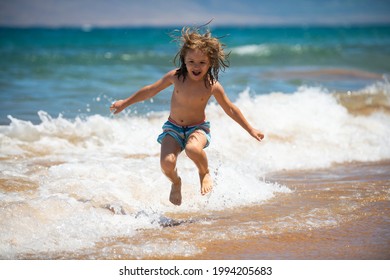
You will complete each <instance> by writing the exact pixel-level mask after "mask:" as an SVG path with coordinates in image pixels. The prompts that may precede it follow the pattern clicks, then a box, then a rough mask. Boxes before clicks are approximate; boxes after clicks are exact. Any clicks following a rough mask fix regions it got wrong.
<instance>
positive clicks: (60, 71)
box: [0, 26, 390, 259]
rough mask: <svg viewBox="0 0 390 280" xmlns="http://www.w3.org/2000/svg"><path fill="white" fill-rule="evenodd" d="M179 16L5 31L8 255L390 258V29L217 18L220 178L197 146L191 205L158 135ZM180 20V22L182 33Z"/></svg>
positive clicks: (0, 221)
mask: <svg viewBox="0 0 390 280" xmlns="http://www.w3.org/2000/svg"><path fill="white" fill-rule="evenodd" d="M175 30H176V31H177V28H174V27H159V28H89V27H88V28H0V38H1V40H0V55H1V57H2V59H1V60H0V259H389V258H390V254H389V252H390V219H389V217H390V189H389V187H390V144H389V143H390V142H389V139H390V84H389V73H390V27H389V26H366V27H364V26H363V27H346V26H343V27H212V28H211V31H212V34H213V35H214V36H217V37H220V40H221V41H222V42H223V43H224V44H226V51H227V52H230V67H229V68H227V69H226V71H225V72H222V73H220V82H221V84H222V85H223V86H224V88H225V91H226V93H227V94H228V96H229V98H230V99H231V100H232V101H233V102H234V103H235V104H236V105H237V106H238V107H239V108H240V109H241V111H242V112H243V114H244V115H245V116H246V118H247V119H248V121H249V122H250V123H251V124H252V125H253V126H254V127H256V128H258V129H260V130H262V131H263V132H264V133H265V139H264V141H262V142H261V143H258V142H257V141H255V140H254V139H253V138H251V137H250V136H249V135H248V134H247V132H246V131H244V130H243V129H242V128H241V127H240V126H239V125H238V124H236V123H235V122H234V121H233V120H231V119H229V117H228V116H227V115H226V114H225V113H224V112H223V110H222V109H221V108H220V107H219V106H218V104H217V103H216V101H215V100H214V99H213V98H212V99H211V100H210V103H209V105H208V106H207V111H206V113H207V118H208V120H209V121H210V122H211V133H212V142H211V145H210V146H209V147H208V148H207V149H206V153H207V155H208V158H209V164H210V171H211V173H212V176H213V180H214V189H213V191H212V193H211V194H209V195H206V196H201V195H200V189H199V182H198V180H199V178H198V175H197V170H196V167H195V165H194V164H193V163H192V162H191V161H190V160H189V159H188V158H187V157H186V155H185V154H184V153H183V154H181V155H180V158H179V160H178V169H179V172H180V174H181V177H182V181H183V187H182V191H183V203H182V205H181V206H180V207H177V206H174V205H172V204H171V203H170V202H169V201H168V197H169V192H170V183H169V181H168V180H167V179H166V178H165V177H164V176H163V174H162V173H161V171H160V166H159V152H160V145H159V144H158V143H157V142H156V138H157V136H158V134H159V133H160V132H161V126H162V124H163V123H164V122H165V120H166V119H167V118H168V115H169V111H168V110H169V100H170V95H171V92H172V88H168V89H166V90H164V91H162V92H161V93H160V94H158V95H157V96H156V97H154V98H153V99H150V100H147V101H144V102H142V103H139V104H136V105H134V106H132V107H130V108H128V109H126V110H125V111H124V112H122V113H121V114H119V115H115V116H114V115H112V114H111V113H110V111H109V106H110V104H111V103H112V102H113V101H115V100H118V99H123V98H126V97H128V96H129V95H131V94H132V93H134V92H135V91H136V90H137V89H139V88H140V87H142V86H144V85H147V84H150V83H153V82H154V81H156V80H158V79H159V78H160V77H161V76H162V75H164V74H165V73H166V72H167V71H169V70H171V69H173V68H174V67H176V66H175V65H174V62H173V58H174V56H175V54H176V52H177V50H178V45H177V43H176V42H175V41H174V40H173V39H172V37H171V35H172V34H176V33H175ZM179 30H180V28H179Z"/></svg>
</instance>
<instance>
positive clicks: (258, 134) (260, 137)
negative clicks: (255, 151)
mask: <svg viewBox="0 0 390 280" xmlns="http://www.w3.org/2000/svg"><path fill="white" fill-rule="evenodd" d="M250 135H252V137H254V138H255V139H256V140H257V141H259V142H261V140H263V139H264V134H263V133H262V132H261V131H260V130H257V129H254V128H253V129H252V130H251V131H250Z"/></svg>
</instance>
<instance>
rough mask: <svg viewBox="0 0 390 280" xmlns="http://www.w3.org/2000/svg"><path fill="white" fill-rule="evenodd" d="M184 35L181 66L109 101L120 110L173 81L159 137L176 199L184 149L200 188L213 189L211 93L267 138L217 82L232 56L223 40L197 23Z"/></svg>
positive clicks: (176, 199)
mask: <svg viewBox="0 0 390 280" xmlns="http://www.w3.org/2000/svg"><path fill="white" fill-rule="evenodd" d="M180 40H181V49H180V51H179V52H178V53H177V55H176V57H175V61H176V59H177V58H178V57H179V59H180V68H179V69H175V70H172V71H170V72H168V73H167V74H165V75H164V76H163V77H162V78H161V79H160V80H158V81H156V82H155V83H153V84H151V85H148V86H145V87H143V88H142V89H140V90H139V91H137V92H136V93H134V94H133V95H132V96H130V97H129V98H127V99H125V100H119V101H116V102H115V103H113V104H112V105H111V107H110V109H111V110H112V111H113V112H114V114H117V113H119V112H121V111H122V110H123V109H125V108H126V107H127V106H130V105H132V104H134V103H137V102H140V101H143V100H146V99H148V98H152V97H153V96H155V95H156V94H158V93H159V92H160V91H162V90H163V89H165V88H167V87H168V86H170V85H173V86H174V89H173V93H172V97H171V108H170V116H169V118H168V121H167V122H166V123H165V124H164V126H163V133H162V134H160V135H159V137H158V140H157V141H158V142H159V143H161V156H160V164H161V169H162V172H163V173H164V174H165V175H166V176H167V177H168V179H169V180H170V181H171V182H172V185H171V192H170V197H169V200H170V202H172V203H173V204H175V205H180V204H181V201H182V196H181V178H180V177H179V175H178V173H177V169H176V161H177V158H178V156H179V154H180V153H181V152H182V151H183V150H184V151H185V153H186V154H187V156H188V157H189V158H190V159H191V160H192V161H193V162H194V163H195V165H196V166H197V168H198V171H199V178H200V186H201V187H200V192H201V194H202V195H205V194H207V193H209V192H210V191H211V190H212V179H211V176H210V172H209V169H208V161H207V156H206V153H205V152H204V150H203V149H204V148H206V147H207V146H208V145H209V142H210V123H209V122H208V121H206V115H205V108H206V105H207V103H208V100H209V99H210V97H211V96H212V95H213V96H214V97H215V99H216V100H217V102H218V104H219V105H220V106H221V107H222V108H223V110H224V111H225V113H226V114H227V115H228V116H230V117H231V118H232V119H233V120H235V121H236V122H237V123H238V124H239V125H241V126H242V127H243V128H244V129H245V130H246V131H247V132H248V133H249V134H250V135H252V136H253V137H254V138H255V139H257V140H258V141H261V140H262V139H263V138H264V135H263V133H262V132H261V131H259V130H257V129H254V128H253V127H252V126H251V125H250V124H249V123H248V121H247V120H246V119H245V117H244V116H243V115H242V113H241V111H240V109H239V108H238V107H237V106H235V105H234V104H233V103H232V102H231V101H230V100H229V98H228V97H227V95H226V94H225V92H224V89H223V87H222V86H221V84H220V83H219V82H218V73H219V70H220V69H224V68H225V67H228V61H227V56H226V55H225V53H224V50H223V45H222V44H221V43H220V42H219V40H218V39H216V38H213V37H211V33H210V32H209V31H207V32H206V33H205V34H200V33H199V31H198V29H192V28H183V30H182V33H181V38H180Z"/></svg>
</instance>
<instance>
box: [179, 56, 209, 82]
mask: <svg viewBox="0 0 390 280" xmlns="http://www.w3.org/2000/svg"><path fill="white" fill-rule="evenodd" d="M184 62H185V64H186V67H187V71H188V76H189V77H190V78H191V79H192V80H195V81H200V80H202V79H203V78H204V76H205V75H206V74H207V71H208V70H209V68H210V59H209V58H208V56H207V55H205V54H204V53H203V52H202V51H201V50H199V49H195V50H188V51H187V54H186V56H185V58H184Z"/></svg>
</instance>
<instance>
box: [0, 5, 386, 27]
mask: <svg viewBox="0 0 390 280" xmlns="http://www.w3.org/2000/svg"><path fill="white" fill-rule="evenodd" d="M211 19H213V25H356V24H358V25H364V24H390V0H239V1H235V0H192V1H191V0H0V26H18V27H28V26H48V27H61V26H91V27H93V26H99V27H112V26H177V25H194V24H196V25H199V24H203V23H206V22H208V21H209V20H211Z"/></svg>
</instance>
